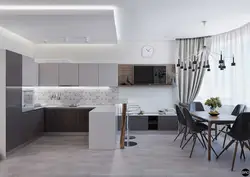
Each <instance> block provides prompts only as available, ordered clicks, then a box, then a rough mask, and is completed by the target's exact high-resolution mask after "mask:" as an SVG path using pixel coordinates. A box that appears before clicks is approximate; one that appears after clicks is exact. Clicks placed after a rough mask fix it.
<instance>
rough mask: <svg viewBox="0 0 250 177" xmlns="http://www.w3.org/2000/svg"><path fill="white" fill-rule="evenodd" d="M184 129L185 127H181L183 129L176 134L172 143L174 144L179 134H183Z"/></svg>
mask: <svg viewBox="0 0 250 177" xmlns="http://www.w3.org/2000/svg"><path fill="white" fill-rule="evenodd" d="M184 128H185V127H183V128H182V129H181V131H180V132H179V133H178V135H177V136H176V137H175V139H174V142H175V140H176V139H177V138H178V137H179V136H180V134H181V133H182V132H183V130H184Z"/></svg>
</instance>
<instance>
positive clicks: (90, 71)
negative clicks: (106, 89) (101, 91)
mask: <svg viewBox="0 0 250 177" xmlns="http://www.w3.org/2000/svg"><path fill="white" fill-rule="evenodd" d="M98 72H99V71H98V64H92V63H84V64H79V85H80V86H98Z"/></svg>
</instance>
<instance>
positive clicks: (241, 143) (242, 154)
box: [240, 142, 246, 160]
mask: <svg viewBox="0 0 250 177" xmlns="http://www.w3.org/2000/svg"><path fill="white" fill-rule="evenodd" d="M240 146H241V152H240V159H241V158H242V156H243V157H244V160H246V156H245V152H244V142H240Z"/></svg>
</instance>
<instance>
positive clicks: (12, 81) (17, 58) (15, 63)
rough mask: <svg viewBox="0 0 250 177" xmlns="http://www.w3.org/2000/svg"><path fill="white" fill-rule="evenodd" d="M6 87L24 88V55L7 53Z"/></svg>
mask: <svg viewBox="0 0 250 177" xmlns="http://www.w3.org/2000/svg"><path fill="white" fill-rule="evenodd" d="M6 86H18V87H21V86H22V55H20V54H18V53H15V52H11V51H8V50H7V51H6Z"/></svg>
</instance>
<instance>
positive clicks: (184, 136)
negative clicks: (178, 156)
mask: <svg viewBox="0 0 250 177" xmlns="http://www.w3.org/2000/svg"><path fill="white" fill-rule="evenodd" d="M186 134H187V126H185V130H184V133H183V136H182V139H181V144H180V148H181V146H182V144H183V141H184V139H185V138H186Z"/></svg>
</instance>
